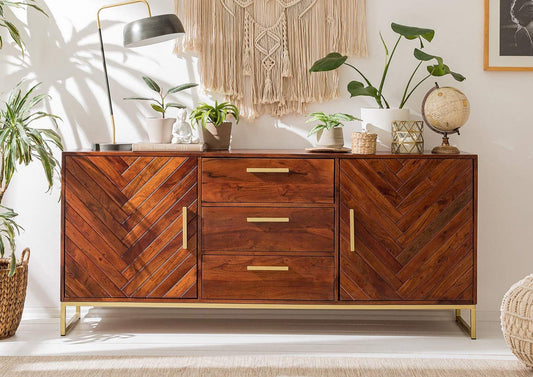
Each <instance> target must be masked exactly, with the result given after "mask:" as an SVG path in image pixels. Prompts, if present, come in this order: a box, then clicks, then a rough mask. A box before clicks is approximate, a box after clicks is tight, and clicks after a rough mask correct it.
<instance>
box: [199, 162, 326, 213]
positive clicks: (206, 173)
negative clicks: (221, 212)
mask: <svg viewBox="0 0 533 377" xmlns="http://www.w3.org/2000/svg"><path fill="white" fill-rule="evenodd" d="M202 161H203V162H202V200H203V201H204V202H206V203H310V204H313V203H320V204H333V203H334V202H335V192H334V186H335V185H334V175H335V174H334V166H335V162H334V160H329V159H328V160H320V159H299V160H291V159H263V158H242V159H241V158H238V159H234V158H205V159H203V160H202Z"/></svg>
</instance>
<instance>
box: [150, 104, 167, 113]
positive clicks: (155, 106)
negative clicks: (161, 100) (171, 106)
mask: <svg viewBox="0 0 533 377" xmlns="http://www.w3.org/2000/svg"><path fill="white" fill-rule="evenodd" d="M151 106H152V109H154V110H155V111H157V112H158V113H162V114H165V110H164V109H163V108H162V107H161V106H159V105H156V104H152V105H151Z"/></svg>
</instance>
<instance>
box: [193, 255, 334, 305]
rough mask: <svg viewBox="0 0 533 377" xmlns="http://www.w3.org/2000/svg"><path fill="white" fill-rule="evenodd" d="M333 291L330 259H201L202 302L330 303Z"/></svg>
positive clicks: (230, 256) (331, 259) (229, 256)
mask: <svg viewBox="0 0 533 377" xmlns="http://www.w3.org/2000/svg"><path fill="white" fill-rule="evenodd" d="M334 288H335V267H334V258H333V257H320V258H314V257H280V256H276V257H263V256H261V257H252V256H233V255H204V257H203V264H202V293H203V298H204V299H211V300H294V301H329V300H334Z"/></svg>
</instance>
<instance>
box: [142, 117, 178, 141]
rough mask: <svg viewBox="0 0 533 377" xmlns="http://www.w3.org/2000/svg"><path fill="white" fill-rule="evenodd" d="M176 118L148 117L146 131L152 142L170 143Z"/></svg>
mask: <svg viewBox="0 0 533 377" xmlns="http://www.w3.org/2000/svg"><path fill="white" fill-rule="evenodd" d="M174 123H176V118H165V119H162V118H146V131H147V132H148V138H149V139H150V143H152V144H170V142H171V141H172V126H173V125H174Z"/></svg>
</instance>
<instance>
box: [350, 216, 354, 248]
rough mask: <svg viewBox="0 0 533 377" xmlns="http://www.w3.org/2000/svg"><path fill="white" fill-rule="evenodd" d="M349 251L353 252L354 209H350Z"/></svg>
mask: <svg viewBox="0 0 533 377" xmlns="http://www.w3.org/2000/svg"><path fill="white" fill-rule="evenodd" d="M350 251H352V252H355V211H354V210H353V209H351V210H350Z"/></svg>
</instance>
